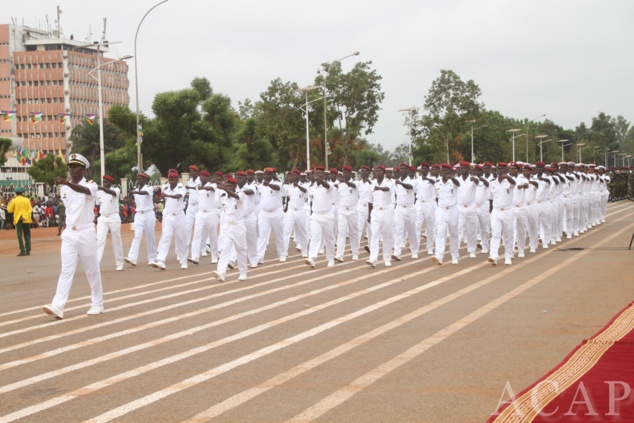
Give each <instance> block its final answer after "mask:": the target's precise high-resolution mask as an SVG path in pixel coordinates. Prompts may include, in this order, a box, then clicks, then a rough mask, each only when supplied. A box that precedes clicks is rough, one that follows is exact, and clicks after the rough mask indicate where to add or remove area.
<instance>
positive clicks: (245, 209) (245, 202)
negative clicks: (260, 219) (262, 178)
mask: <svg viewBox="0 0 634 423" xmlns="http://www.w3.org/2000/svg"><path fill="white" fill-rule="evenodd" d="M247 189H250V190H252V191H253V194H251V195H247V194H245V193H244V192H243V191H244V190H247ZM238 190H240V193H241V194H242V195H241V196H240V198H241V199H242V217H248V216H250V215H251V213H253V212H254V211H255V206H256V204H255V201H256V199H257V196H258V187H257V185H249V184H244V187H242V188H236V192H237V191H238ZM238 195H240V194H238Z"/></svg>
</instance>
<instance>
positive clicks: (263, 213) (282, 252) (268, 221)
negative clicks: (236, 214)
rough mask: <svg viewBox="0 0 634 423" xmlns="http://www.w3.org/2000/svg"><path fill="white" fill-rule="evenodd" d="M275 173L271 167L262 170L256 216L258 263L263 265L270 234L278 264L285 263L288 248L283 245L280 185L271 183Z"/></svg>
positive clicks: (282, 210)
mask: <svg viewBox="0 0 634 423" xmlns="http://www.w3.org/2000/svg"><path fill="white" fill-rule="evenodd" d="M274 174H275V171H274V169H273V168H271V167H267V168H265V169H264V175H263V179H262V185H261V186H260V194H261V197H260V215H259V216H258V231H259V234H258V262H259V263H264V255H265V253H266V246H267V244H268V242H269V238H270V236H271V232H273V236H274V237H275V248H276V250H277V256H278V258H279V260H280V262H285V261H286V256H287V254H288V253H287V250H288V247H287V246H286V244H285V243H284V208H283V204H282V187H281V184H278V183H273V182H272V181H273V176H274Z"/></svg>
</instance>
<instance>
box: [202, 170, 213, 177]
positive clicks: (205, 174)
mask: <svg viewBox="0 0 634 423" xmlns="http://www.w3.org/2000/svg"><path fill="white" fill-rule="evenodd" d="M200 176H211V175H210V174H209V172H207V171H206V170H203V171H201V172H200Z"/></svg>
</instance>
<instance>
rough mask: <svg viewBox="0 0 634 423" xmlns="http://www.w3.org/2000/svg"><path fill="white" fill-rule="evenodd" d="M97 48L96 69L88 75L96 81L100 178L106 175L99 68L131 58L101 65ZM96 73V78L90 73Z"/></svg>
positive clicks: (128, 56) (126, 57)
mask: <svg viewBox="0 0 634 423" xmlns="http://www.w3.org/2000/svg"><path fill="white" fill-rule="evenodd" d="M99 46H100V44H98V45H97V67H96V68H94V69H91V70H90V72H88V75H90V76H91V77H93V78H95V79H96V80H97V94H98V102H99V161H100V163H101V177H102V178H103V175H105V174H106V156H105V148H104V136H103V100H102V88H101V68H102V67H104V66H108V65H110V64H112V63H117V62H120V61H123V60H128V59H131V58H132V56H130V55H127V56H123V57H120V58H118V59H117V60H113V61H111V62H106V63H101V59H100V58H99ZM94 71H97V76H95V75H93V74H92V73H93V72H94Z"/></svg>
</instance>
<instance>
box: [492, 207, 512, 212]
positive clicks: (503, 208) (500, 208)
mask: <svg viewBox="0 0 634 423" xmlns="http://www.w3.org/2000/svg"><path fill="white" fill-rule="evenodd" d="M493 209H494V210H499V211H505V210H506V211H508V210H509V207H493Z"/></svg>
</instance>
